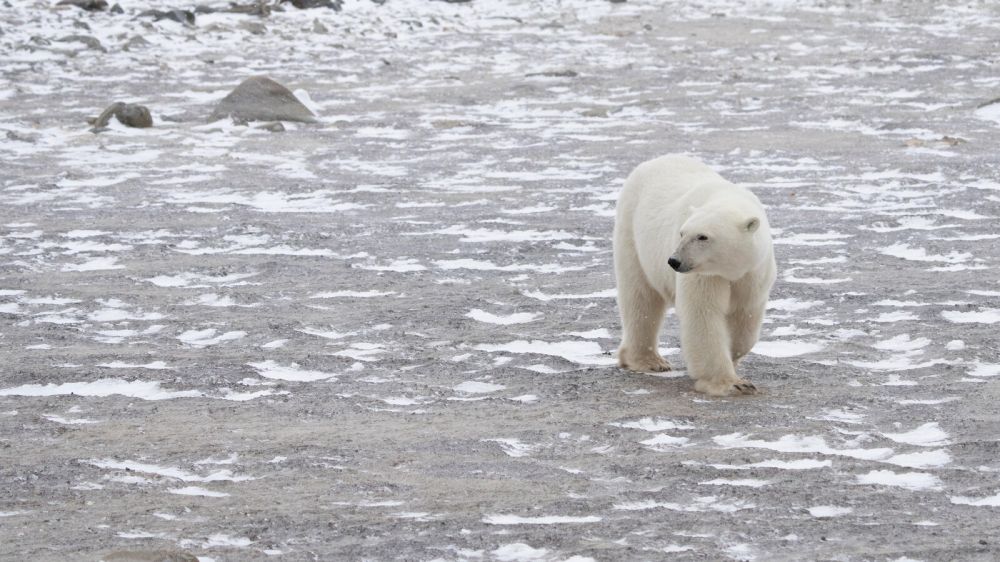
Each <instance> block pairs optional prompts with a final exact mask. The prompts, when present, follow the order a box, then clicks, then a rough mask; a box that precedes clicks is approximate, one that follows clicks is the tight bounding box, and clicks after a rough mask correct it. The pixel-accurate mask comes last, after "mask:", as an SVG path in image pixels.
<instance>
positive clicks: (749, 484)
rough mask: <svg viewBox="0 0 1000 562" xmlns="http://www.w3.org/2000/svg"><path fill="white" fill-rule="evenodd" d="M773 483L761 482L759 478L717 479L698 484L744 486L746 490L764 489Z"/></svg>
mask: <svg viewBox="0 0 1000 562" xmlns="http://www.w3.org/2000/svg"><path fill="white" fill-rule="evenodd" d="M770 483H771V482H770V481H769V480H759V479H757V478H737V479H729V478H716V479H715V480H706V481H705V482H698V484H700V485H702V486H738V487H740V486H742V487H746V488H763V487H764V486H767V485H768V484H770Z"/></svg>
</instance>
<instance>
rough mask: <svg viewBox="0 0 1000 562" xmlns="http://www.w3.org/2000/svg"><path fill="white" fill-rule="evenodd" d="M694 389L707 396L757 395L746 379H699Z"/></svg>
mask: <svg viewBox="0 0 1000 562" xmlns="http://www.w3.org/2000/svg"><path fill="white" fill-rule="evenodd" d="M694 389H695V390H697V391H698V392H704V393H705V394H708V395H709V396H734V395H750V394H757V387H756V386H754V385H753V383H752V382H750V381H748V380H746V379H723V380H717V379H699V380H696V381H695V382H694Z"/></svg>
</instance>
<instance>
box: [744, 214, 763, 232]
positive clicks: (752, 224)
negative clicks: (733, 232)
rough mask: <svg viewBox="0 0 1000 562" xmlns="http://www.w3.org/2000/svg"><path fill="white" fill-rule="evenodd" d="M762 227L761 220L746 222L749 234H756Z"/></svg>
mask: <svg viewBox="0 0 1000 562" xmlns="http://www.w3.org/2000/svg"><path fill="white" fill-rule="evenodd" d="M759 227H760V219H758V218H757V217H754V218H752V219H750V220H748V221H747V222H746V229H747V232H754V231H756V230H757V229H758V228H759Z"/></svg>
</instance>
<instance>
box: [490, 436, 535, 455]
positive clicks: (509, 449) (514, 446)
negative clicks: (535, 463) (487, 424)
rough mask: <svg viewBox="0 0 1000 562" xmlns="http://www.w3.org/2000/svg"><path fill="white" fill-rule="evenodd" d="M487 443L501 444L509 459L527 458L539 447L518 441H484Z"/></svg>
mask: <svg viewBox="0 0 1000 562" xmlns="http://www.w3.org/2000/svg"><path fill="white" fill-rule="evenodd" d="M483 441H484V442H486V443H499V444H500V448H501V449H502V450H503V452H504V454H506V455H507V456H508V457H515V458H517V457H527V456H529V455H530V454H531V453H532V452H533V451H534V450H535V449H537V448H538V447H537V446H536V445H529V444H527V443H522V442H521V441H520V440H518V439H483Z"/></svg>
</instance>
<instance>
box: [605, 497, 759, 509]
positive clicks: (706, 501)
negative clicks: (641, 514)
mask: <svg viewBox="0 0 1000 562" xmlns="http://www.w3.org/2000/svg"><path fill="white" fill-rule="evenodd" d="M612 507H613V508H614V509H617V510H619V511H646V510H649V509H668V510H670V511H688V512H695V513H697V512H705V511H718V512H721V513H735V512H737V511H740V510H743V509H753V508H754V507H756V506H755V505H754V504H752V503H750V502H746V501H743V500H733V501H732V502H731V503H724V502H720V501H718V498H717V497H715V496H704V497H699V498H694V500H693V501H692V502H691V503H687V504H684V503H677V502H658V501H655V500H642V501H635V502H625V503H616V504H614V505H613V506H612Z"/></svg>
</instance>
